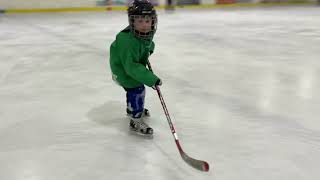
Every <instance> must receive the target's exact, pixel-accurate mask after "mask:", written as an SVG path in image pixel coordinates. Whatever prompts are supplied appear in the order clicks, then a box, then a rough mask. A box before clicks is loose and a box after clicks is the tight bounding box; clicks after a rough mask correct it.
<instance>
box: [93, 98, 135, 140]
mask: <svg viewBox="0 0 320 180" xmlns="http://www.w3.org/2000/svg"><path fill="white" fill-rule="evenodd" d="M87 117H88V118H89V120H92V121H94V122H96V123H98V124H100V125H103V127H105V128H107V129H108V131H109V132H110V133H112V134H119V135H120V134H121V135H123V133H122V132H128V127H129V120H128V118H127V117H126V114H125V104H121V102H118V101H108V102H106V103H104V104H102V105H100V106H98V107H94V108H92V109H91V110H90V111H89V112H88V113H87Z"/></svg>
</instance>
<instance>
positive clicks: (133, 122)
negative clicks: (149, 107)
mask: <svg viewBox="0 0 320 180" xmlns="http://www.w3.org/2000/svg"><path fill="white" fill-rule="evenodd" d="M129 126H130V130H132V131H134V132H136V133H137V134H139V135H144V136H152V135H153V129H152V128H151V127H149V126H148V124H146V123H145V122H143V120H142V118H130V124H129Z"/></svg>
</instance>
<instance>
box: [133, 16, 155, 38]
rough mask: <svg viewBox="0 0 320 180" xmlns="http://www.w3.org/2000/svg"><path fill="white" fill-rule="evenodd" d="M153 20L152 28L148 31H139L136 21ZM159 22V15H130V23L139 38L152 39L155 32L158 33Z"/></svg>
mask: <svg viewBox="0 0 320 180" xmlns="http://www.w3.org/2000/svg"><path fill="white" fill-rule="evenodd" d="M139 20H142V21H151V23H150V29H148V30H149V31H147V32H141V31H139V30H138V29H137V28H136V26H137V25H135V21H139ZM157 24H158V19H157V15H156V14H153V15H129V25H130V29H131V32H132V33H133V34H134V35H135V36H136V37H138V38H141V39H144V40H152V38H153V36H154V34H155V33H156V30H157Z"/></svg>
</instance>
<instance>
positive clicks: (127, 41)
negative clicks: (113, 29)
mask: <svg viewBox="0 0 320 180" xmlns="http://www.w3.org/2000/svg"><path fill="white" fill-rule="evenodd" d="M153 50H154V42H153V41H147V40H142V39H139V38H137V37H135V36H134V35H133V33H132V32H131V31H130V29H129V28H126V29H124V30H122V31H121V32H120V33H118V34H117V36H116V40H115V41H113V43H112V44H111V46H110V67H111V71H112V78H113V80H115V81H116V82H118V83H119V84H120V85H121V86H123V87H125V88H134V87H138V86H141V85H143V84H145V85H147V86H150V87H151V86H154V85H155V83H156V81H157V80H158V79H159V78H158V77H157V76H156V75H155V74H153V73H152V72H151V71H150V70H148V69H147V68H146V65H147V61H148V57H149V55H150V54H152V53H153Z"/></svg>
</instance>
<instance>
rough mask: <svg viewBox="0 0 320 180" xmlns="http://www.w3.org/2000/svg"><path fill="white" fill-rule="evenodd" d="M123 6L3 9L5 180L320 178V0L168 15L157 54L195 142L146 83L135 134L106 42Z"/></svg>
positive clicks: (167, 95)
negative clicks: (150, 132)
mask: <svg viewBox="0 0 320 180" xmlns="http://www.w3.org/2000/svg"><path fill="white" fill-rule="evenodd" d="M126 24H127V18H126V15H125V14H124V12H115V13H110V12H108V13H106V12H103V13H51V14H8V15H1V16H0V179H1V180H71V179H72V180H125V179H130V180H131V179H132V180H142V179H150V180H151V179H152V180H195V179H197V180H198V179H199V180H200V179H201V180H202V179H204V180H212V179H217V180H303V179H304V180H318V179H319V178H320V172H319V162H320V121H319V116H320V95H319V92H320V7H279V8H275V7H273V8H250V9H247V8H241V9H223V10H218V9H216V10H199V11H196V10H192V11H191V10H185V11H183V10H180V11H177V12H175V13H171V14H166V13H164V12H162V11H159V25H158V31H157V34H156V37H155V42H156V49H155V53H154V54H153V55H152V56H151V57H150V61H151V63H152V65H153V69H154V71H155V72H156V73H157V74H158V75H159V76H160V77H161V78H162V80H163V86H162V87H161V89H162V92H163V95H164V99H165V101H166V103H167V106H168V109H169V112H170V113H171V118H172V120H173V123H174V125H175V127H176V130H177V133H178V135H179V138H180V141H181V143H182V146H183V148H184V150H185V151H186V152H187V153H188V154H189V155H190V156H192V157H194V158H198V159H202V160H206V161H208V162H209V164H210V166H211V167H210V168H211V169H210V171H209V172H208V173H204V172H200V171H197V170H194V169H192V168H191V167H189V166H188V165H187V164H185V162H184V161H183V160H182V159H181V158H180V156H179V154H178V150H177V148H176V145H175V143H174V140H173V138H172V135H171V132H170V129H169V126H168V124H167V121H166V118H165V116H164V113H163V111H162V108H161V105H160V102H159V100H158V97H157V94H156V92H155V91H154V90H152V89H150V88H148V89H147V97H146V107H147V108H149V109H150V111H151V113H152V118H151V119H150V120H148V122H149V124H150V125H151V126H152V127H153V128H154V131H155V136H154V138H153V139H152V140H150V139H143V138H141V137H139V136H133V135H131V134H130V133H129V131H128V119H126V116H125V113H124V112H125V92H124V91H123V90H122V89H121V88H120V87H118V86H117V85H115V84H114V83H113V81H112V80H111V76H110V70H109V64H108V57H109V46H110V43H111V42H112V41H113V40H114V38H115V35H116V33H117V32H118V31H120V30H121V29H122V28H124V27H125V26H126Z"/></svg>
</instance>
